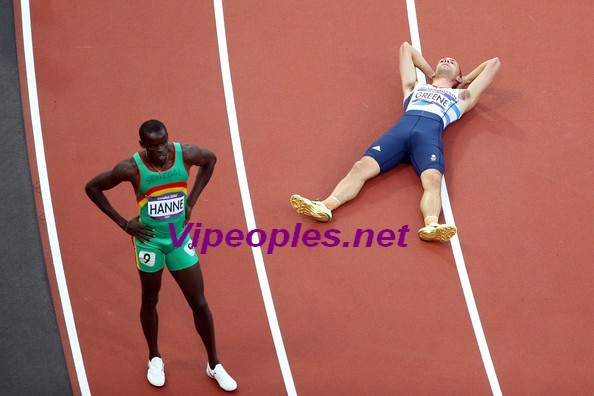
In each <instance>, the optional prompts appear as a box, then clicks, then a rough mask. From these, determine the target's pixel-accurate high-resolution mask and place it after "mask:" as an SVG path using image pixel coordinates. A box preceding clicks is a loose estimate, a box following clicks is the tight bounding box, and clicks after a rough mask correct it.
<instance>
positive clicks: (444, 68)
mask: <svg viewBox="0 0 594 396" xmlns="http://www.w3.org/2000/svg"><path fill="white" fill-rule="evenodd" d="M435 78H445V79H447V80H449V81H451V82H452V84H453V85H452V87H453V88H455V87H456V86H458V84H460V83H461V82H462V68H461V67H460V64H459V63H458V61H457V60H455V59H454V58H449V57H444V58H441V59H440V60H439V62H437V67H436V68H435Z"/></svg>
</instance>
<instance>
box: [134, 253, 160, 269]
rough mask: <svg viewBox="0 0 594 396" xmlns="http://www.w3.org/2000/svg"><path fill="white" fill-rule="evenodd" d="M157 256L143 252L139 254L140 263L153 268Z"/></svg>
mask: <svg viewBox="0 0 594 396" xmlns="http://www.w3.org/2000/svg"><path fill="white" fill-rule="evenodd" d="M155 258H156V254H155V253H154V252H145V251H144V250H141V251H140V252H138V261H140V262H141V263H142V264H144V265H146V266H147V267H153V266H154V265H155Z"/></svg>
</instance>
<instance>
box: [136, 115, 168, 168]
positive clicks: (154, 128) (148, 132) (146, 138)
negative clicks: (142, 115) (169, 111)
mask: <svg viewBox="0 0 594 396" xmlns="http://www.w3.org/2000/svg"><path fill="white" fill-rule="evenodd" d="M138 134H139V136H140V146H141V147H142V148H144V149H145V150H146V155H147V156H148V158H149V160H150V161H151V162H154V163H162V162H164V161H165V160H166V159H167V149H168V142H169V135H168V134H167V128H165V125H164V124H163V123H162V122H161V121H158V120H148V121H145V122H144V123H143V124H142V125H141V126H140V129H139V131H138Z"/></svg>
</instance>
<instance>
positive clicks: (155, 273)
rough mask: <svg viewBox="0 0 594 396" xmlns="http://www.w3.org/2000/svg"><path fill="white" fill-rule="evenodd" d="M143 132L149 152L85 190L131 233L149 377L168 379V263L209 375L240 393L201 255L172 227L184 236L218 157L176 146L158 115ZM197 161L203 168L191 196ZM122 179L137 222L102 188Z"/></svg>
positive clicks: (100, 177) (154, 382) (155, 381)
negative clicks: (163, 314)
mask: <svg viewBox="0 0 594 396" xmlns="http://www.w3.org/2000/svg"><path fill="white" fill-rule="evenodd" d="M139 133H140V146H141V147H142V148H143V150H142V151H139V152H137V153H135V154H134V155H132V157H131V158H127V159H125V160H123V161H121V162H120V163H118V164H117V165H116V166H115V167H114V168H113V169H112V170H108V171H106V172H103V173H101V174H100V175H98V176H96V177H95V178H94V179H92V180H91V181H90V182H89V183H88V184H87V186H86V192H87V195H88V196H89V198H91V200H92V201H93V202H94V203H95V204H96V205H97V206H98V207H99V209H101V210H102V211H103V213H105V214H106V215H107V216H109V218H110V219H112V220H113V221H114V222H115V223H116V224H117V225H118V226H119V227H120V228H121V229H122V230H123V231H124V232H125V233H127V234H129V235H131V236H132V242H133V244H134V252H135V254H136V266H137V267H138V274H139V275H140V283H141V287H142V305H141V308H140V322H141V324H142V330H143V332H144V336H145V338H146V342H147V344H148V349H149V363H148V372H147V379H148V380H149V382H150V383H151V384H152V385H154V386H163V385H164V384H165V365H164V363H163V359H162V357H161V354H160V353H159V349H158V347H157V333H158V324H159V316H158V315H157V302H158V300H159V290H160V289H161V277H162V274H163V268H164V266H165V265H167V268H168V269H169V271H170V272H171V275H172V276H173V278H174V279H175V281H176V282H177V284H178V285H179V287H180V289H181V291H182V292H183V294H184V297H185V298H186V301H187V302H188V304H189V305H190V308H191V309H192V312H193V315H194V325H195V327H196V330H197V332H198V334H199V335H200V337H201V338H202V342H203V343H204V346H205V347H206V351H207V353H208V363H207V365H206V374H207V375H208V376H209V377H210V378H214V379H215V380H216V381H217V382H218V384H219V386H220V387H221V388H223V389H224V390H226V391H232V390H235V389H236V388H237V383H236V382H235V381H234V380H233V378H231V376H229V374H227V372H226V371H225V369H224V368H223V366H222V365H221V364H220V362H219V359H218V357H217V352H216V346H215V333H214V324H213V319H212V315H211V313H210V310H209V308H208V304H207V302H206V299H205V297H204V283H203V279H202V271H201V270H200V265H199V264H198V256H197V254H196V252H195V251H194V248H193V247H192V245H191V241H190V237H189V235H187V237H186V238H185V240H184V242H183V244H182V245H181V246H180V247H175V246H173V238H172V234H171V232H173V231H170V227H172V228H174V229H175V232H176V236H177V238H181V234H182V231H183V227H184V226H185V224H186V223H187V222H188V220H189V219H190V215H191V213H192V208H193V207H194V204H196V201H197V199H198V197H199V196H200V193H202V190H203V189H204V187H206V184H207V183H208V181H209V180H210V177H211V176H212V173H213V171H214V167H215V163H216V161H217V159H216V156H215V154H214V153H213V152H211V151H209V150H207V149H204V148H200V147H197V146H195V145H192V144H180V143H176V142H171V143H170V142H169V136H168V134H167V129H166V128H165V125H163V123H161V122H160V121H157V120H149V121H146V122H145V123H143V124H142V125H141V127H140V132H139ZM192 166H198V167H200V169H199V171H198V173H197V175H196V180H195V182H194V186H193V187H192V190H191V192H190V194H189V195H188V190H187V181H188V176H189V173H190V168H191V167H192ZM123 182H129V183H131V184H132V186H133V187H134V191H135V192H136V201H137V202H138V208H139V210H140V215H139V216H138V217H135V218H133V219H132V220H126V219H125V218H123V217H122V216H121V215H120V214H119V213H118V212H117V211H116V210H115V209H114V208H113V207H112V206H111V204H110V203H109V201H108V200H107V197H106V196H105V194H104V193H103V192H104V191H106V190H110V189H112V188H114V187H115V186H117V185H119V184H120V183H123ZM170 224H171V226H170Z"/></svg>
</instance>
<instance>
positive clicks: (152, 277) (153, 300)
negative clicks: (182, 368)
mask: <svg viewBox="0 0 594 396" xmlns="http://www.w3.org/2000/svg"><path fill="white" fill-rule="evenodd" d="M138 273H139V274H140V285H141V287H142V304H141V306H140V323H141V325H142V331H143V333H144V337H145V338H146V342H147V344H148V348H149V360H151V359H152V358H154V357H161V354H160V353H159V348H158V347H157V338H158V330H159V315H158V314H157V302H158V301H159V290H161V277H162V275H163V270H162V269H161V270H160V271H157V272H151V273H149V272H143V271H138Z"/></svg>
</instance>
